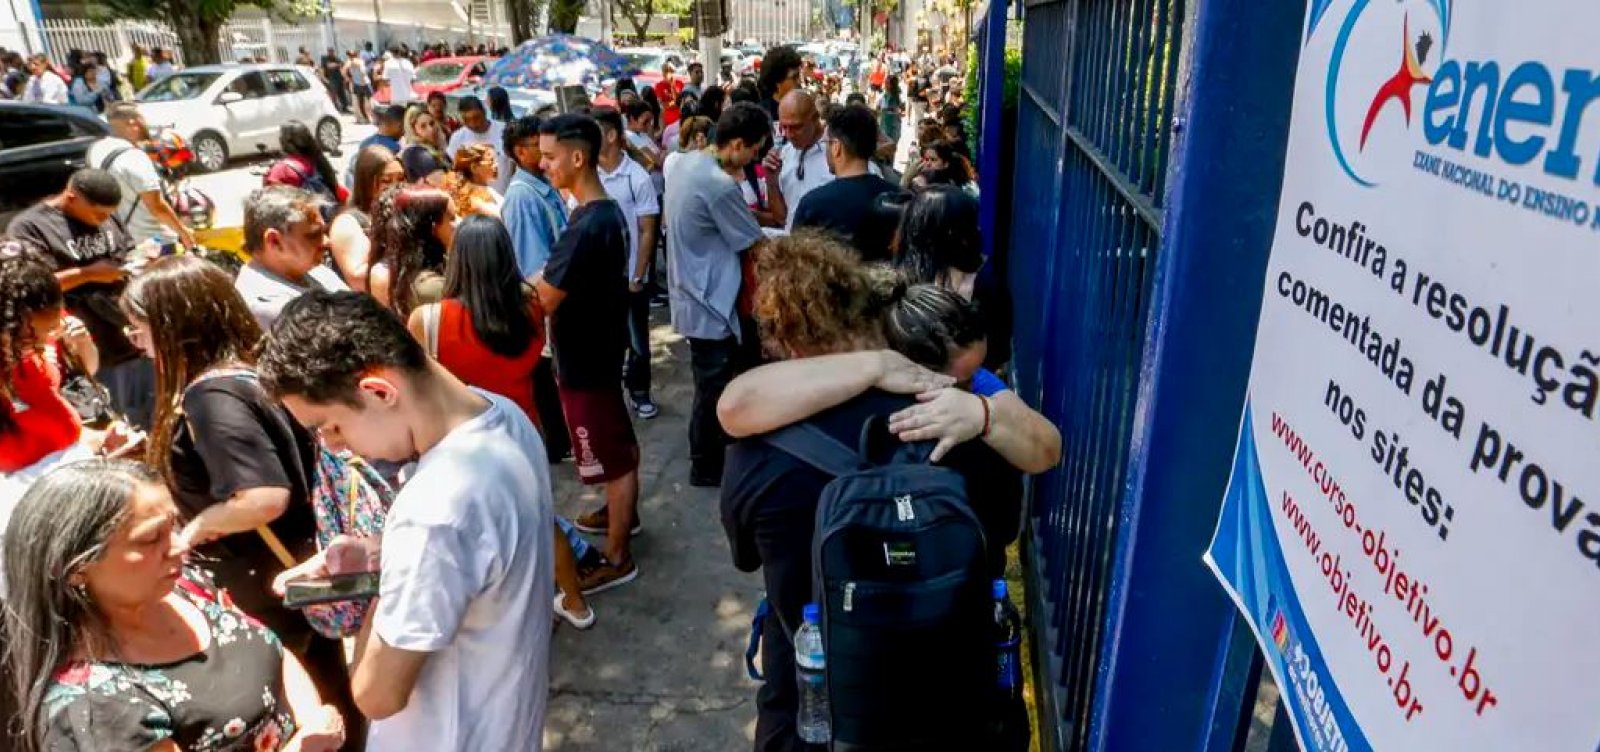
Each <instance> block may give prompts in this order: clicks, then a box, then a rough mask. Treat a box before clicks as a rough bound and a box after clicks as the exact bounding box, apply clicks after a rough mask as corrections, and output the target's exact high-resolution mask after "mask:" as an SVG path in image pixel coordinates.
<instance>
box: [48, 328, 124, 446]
mask: <svg viewBox="0 0 1600 752" xmlns="http://www.w3.org/2000/svg"><path fill="white" fill-rule="evenodd" d="M54 350H55V352H56V353H58V354H59V355H60V356H61V360H62V365H65V366H66V368H65V369H63V373H62V375H61V396H62V398H64V399H66V401H67V404H69V405H72V410H73V412H75V413H77V414H78V420H79V421H80V422H82V423H83V425H84V426H85V427H88V428H93V429H96V430H100V429H104V428H105V427H107V426H109V425H111V424H112V423H113V422H115V421H116V420H117V419H118V418H120V417H121V416H119V415H118V414H117V411H116V408H114V407H112V401H111V391H110V390H108V389H106V387H105V385H104V384H102V383H100V381H99V380H98V379H96V378H95V377H94V376H92V375H90V374H89V371H88V369H86V368H84V367H83V364H82V363H81V362H79V361H78V358H77V356H76V355H73V354H72V350H70V349H68V348H66V347H56V348H54Z"/></svg>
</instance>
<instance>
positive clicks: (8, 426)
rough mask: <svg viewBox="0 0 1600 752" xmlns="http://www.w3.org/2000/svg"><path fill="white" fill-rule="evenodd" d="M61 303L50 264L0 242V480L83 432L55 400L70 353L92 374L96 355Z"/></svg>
mask: <svg viewBox="0 0 1600 752" xmlns="http://www.w3.org/2000/svg"><path fill="white" fill-rule="evenodd" d="M63 304H64V300H63V297H62V293H61V285H60V284H59V283H57V282H56V275H55V272H54V270H53V269H52V267H51V266H50V264H49V263H48V262H46V261H45V260H44V259H43V258H42V257H41V256H38V255H35V253H34V252H33V251H32V250H31V249H29V248H27V247H26V246H25V245H24V244H23V243H22V242H21V241H17V240H9V239H0V477H5V478H7V479H9V480H12V481H22V480H23V478H22V477H12V476H14V475H15V476H26V477H34V476H37V475H38V473H39V472H40V471H41V470H42V469H44V468H45V467H48V466H50V465H53V464H54V463H55V462H56V461H58V460H60V459H62V458H63V457H66V456H67V455H68V454H69V450H72V449H73V447H75V446H77V445H78V443H79V439H80V438H82V437H83V434H84V432H83V425H82V423H81V422H80V421H79V419H78V414H77V412H75V411H74V410H73V408H72V405H71V404H69V403H68V402H67V400H66V399H65V398H64V397H62V396H61V371H62V361H63V360H64V356H66V355H68V354H70V356H71V357H74V358H76V360H77V361H78V362H79V363H80V364H82V366H83V368H84V370H85V371H87V372H89V373H93V372H94V371H95V370H96V366H97V365H98V360H99V356H98V354H97V352H96V350H95V347H94V342H93V341H91V340H90V339H89V333H88V330H86V329H84V327H83V324H82V322H79V321H77V320H76V319H73V318H71V317H69V316H67V315H66V312H65V309H64V308H63ZM85 454H87V452H86V453H85ZM0 526H3V525H0Z"/></svg>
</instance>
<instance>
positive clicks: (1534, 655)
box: [1206, 0, 1600, 752]
mask: <svg viewBox="0 0 1600 752" xmlns="http://www.w3.org/2000/svg"><path fill="white" fill-rule="evenodd" d="M1309 5H1310V8H1309V11H1308V15H1307V19H1306V24H1305V26H1304V28H1303V29H1302V34H1303V43H1302V46H1301V53H1300V62H1299V71H1298V75H1297V79H1296V85H1295V92H1294V103H1293V104H1294V112H1293V120H1292V123H1291V129H1290V139H1289V145H1288V152H1287V156H1286V159H1287V162H1286V169H1285V176H1284V184H1283V193H1282V197H1281V199H1280V205H1279V211H1278V217H1277V229H1276V235H1275V238H1274V242H1273V248H1272V256H1271V260H1270V262H1269V264H1268V270H1267V277H1266V280H1265V282H1266V284H1265V291H1264V293H1263V297H1264V300H1263V303H1262V313H1261V323H1260V327H1259V330H1258V333H1257V341H1256V350H1255V360H1254V364H1253V366H1252V370H1251V376H1250V390H1249V401H1248V403H1247V404H1248V406H1247V409H1246V412H1245V416H1244V419H1243V424H1242V426H1241V429H1240V432H1239V446H1238V450H1237V454H1236V457H1235V464H1234V472H1233V476H1232V480H1231V482H1230V485H1229V490H1228V494H1227V498H1226V500H1225V502H1224V505H1223V511H1222V516H1221V520H1220V521H1219V524H1218V527H1217V532H1216V536H1215V539H1214V540H1213V542H1212V545H1211V549H1210V550H1209V551H1208V553H1207V554H1206V560H1207V562H1208V564H1209V565H1210V566H1211V567H1212V569H1213V570H1214V571H1215V572H1216V573H1217V575H1218V577H1219V578H1220V579H1221V580H1222V582H1223V583H1224V585H1225V586H1226V587H1227V589H1228V591H1229V593H1230V594H1231V595H1232V596H1233V597H1234V599H1235V601H1236V602H1237V603H1238V605H1239V607H1240V608H1241V609H1242V610H1243V611H1244V613H1245V614H1246V615H1247V616H1248V618H1249V621H1250V622H1251V624H1252V625H1253V626H1254V628H1255V630H1256V634H1257V636H1258V637H1259V638H1260V640H1261V643H1262V647H1263V651H1264V653H1265V655H1266V657H1267V662H1268V664H1269V665H1270V666H1271V668H1272V671H1273V675H1274V677H1275V678H1276V679H1277V681H1278V684H1279V686H1280V688H1281V689H1282V691H1283V698H1284V702H1285V703H1286V706H1287V708H1288V710H1290V713H1289V715H1290V717H1291V718H1292V719H1293V721H1294V724H1295V730H1296V732H1297V735H1298V738H1299V740H1300V743H1301V745H1302V746H1303V747H1304V748H1306V749H1310V750H1346V749H1350V750H1366V749H1378V750H1539V751H1540V752H1563V751H1566V750H1571V751H1573V752H1594V750H1595V749H1597V747H1600V411H1597V402H1600V52H1597V50H1600V47H1597V46H1596V43H1595V37H1594V31H1595V30H1596V29H1600V3H1596V2H1594V0H1522V1H1521V2H1489V1H1488V0H1476V1H1475V2H1461V1H1460V0H1399V1H1398V2H1396V0H1311V1H1310V3H1309Z"/></svg>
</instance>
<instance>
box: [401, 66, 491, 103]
mask: <svg viewBox="0 0 1600 752" xmlns="http://www.w3.org/2000/svg"><path fill="white" fill-rule="evenodd" d="M499 59H500V58H497V57H483V56H481V55H468V56H464V57H441V58H435V59H433V60H429V61H428V62H426V63H423V64H422V65H419V66H417V79H416V81H414V82H412V84H411V90H412V91H413V92H415V93H416V96H417V99H426V98H427V96H428V95H429V94H432V93H433V92H436V91H437V92H440V93H447V92H452V91H455V90H456V89H459V88H461V87H463V86H471V85H473V84H476V83H478V81H479V80H480V79H482V78H483V74H484V72H485V71H488V70H489V68H490V67H492V66H493V65H494V64H495V61H497V60H499ZM372 98H373V99H374V100H375V101H377V102H379V103H380V104H388V103H389V85H388V84H386V83H385V84H380V85H379V86H378V91H377V92H376V93H375V94H373V97H372Z"/></svg>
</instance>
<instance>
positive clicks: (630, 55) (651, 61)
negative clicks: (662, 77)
mask: <svg viewBox="0 0 1600 752" xmlns="http://www.w3.org/2000/svg"><path fill="white" fill-rule="evenodd" d="M622 57H623V58H625V59H627V61H628V65H631V66H633V67H634V68H637V69H639V70H641V71H659V70H661V60H662V58H663V57H664V56H663V55H662V54H661V53H659V52H624V53H622Z"/></svg>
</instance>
